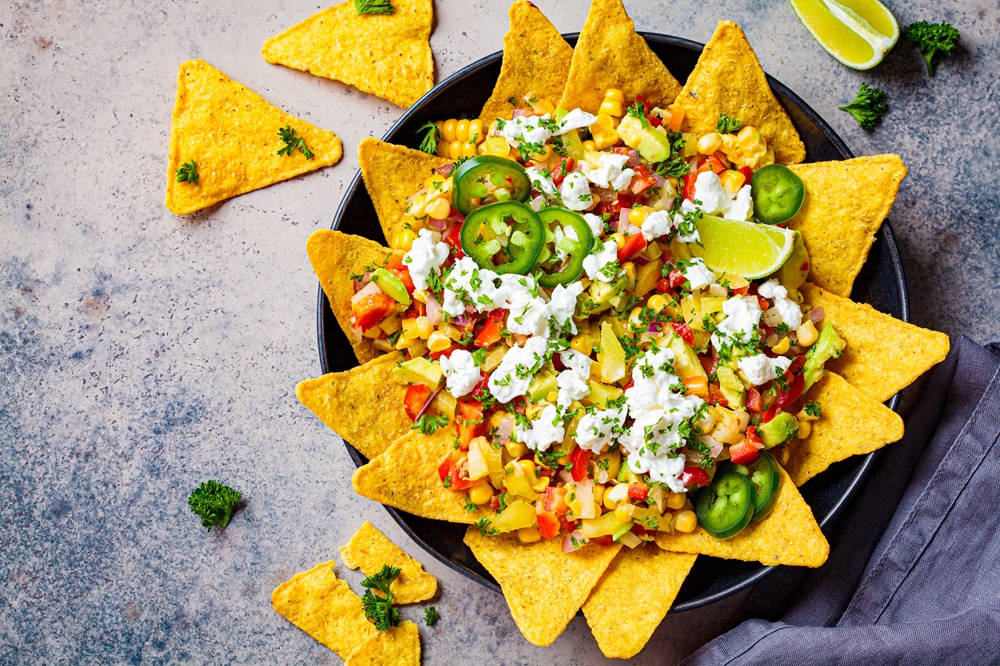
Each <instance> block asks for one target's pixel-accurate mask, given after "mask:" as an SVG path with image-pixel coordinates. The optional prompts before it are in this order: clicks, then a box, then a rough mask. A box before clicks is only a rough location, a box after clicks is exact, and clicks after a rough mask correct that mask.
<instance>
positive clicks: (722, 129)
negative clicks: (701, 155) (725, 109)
mask: <svg viewBox="0 0 1000 666" xmlns="http://www.w3.org/2000/svg"><path fill="white" fill-rule="evenodd" d="M715 129H716V131H718V132H719V134H735V133H736V132H739V131H740V130H741V129H743V121H741V120H740V119H739V118H730V117H729V116H727V115H726V114H724V113H723V114H721V115H719V119H718V120H717V121H715Z"/></svg>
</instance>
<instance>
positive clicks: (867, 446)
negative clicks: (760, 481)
mask: <svg viewBox="0 0 1000 666" xmlns="http://www.w3.org/2000/svg"><path fill="white" fill-rule="evenodd" d="M809 399H810V400H815V401H816V402H818V403H819V404H820V408H821V409H822V411H823V416H822V418H820V419H819V420H818V421H813V422H812V431H811V432H810V433H809V436H808V437H806V438H805V439H804V440H801V441H795V442H793V443H792V444H790V445H789V446H788V450H789V457H788V462H787V463H786V464H785V470H786V471H787V472H788V475H789V477H791V479H792V482H793V483H794V484H795V485H796V486H801V485H802V484H803V483H805V482H806V481H808V480H809V479H811V478H813V477H814V476H816V475H817V474H819V473H820V472H822V471H823V470H825V469H826V468H827V467H829V466H830V465H832V464H833V463H835V462H840V461H841V460H846V459H847V458H850V457H851V456H855V455H860V454H862V453H871V452H872V451H875V450H876V449H880V448H882V447H883V446H885V445H886V444H891V443H892V442H895V441H898V440H899V439H901V438H902V437H903V419H901V418H900V416H899V414H897V413H896V412H894V411H892V410H891V409H889V408H888V407H886V406H885V405H883V404H882V403H880V402H879V401H877V400H875V399H874V398H872V397H871V396H869V395H868V394H867V393H865V392H864V391H862V390H860V389H857V388H855V387H853V386H851V385H850V384H848V383H847V381H846V380H845V379H844V378H843V377H841V376H840V375H838V374H836V373H834V372H827V373H826V375H825V376H824V377H823V379H821V380H820V381H818V382H816V385H815V386H814V387H813V388H811V389H810V391H809Z"/></svg>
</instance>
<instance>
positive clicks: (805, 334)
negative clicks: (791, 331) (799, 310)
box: [795, 319, 819, 347]
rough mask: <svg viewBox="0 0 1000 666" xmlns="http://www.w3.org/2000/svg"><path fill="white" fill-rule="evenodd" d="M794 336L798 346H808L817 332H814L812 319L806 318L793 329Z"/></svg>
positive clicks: (813, 340)
mask: <svg viewBox="0 0 1000 666" xmlns="http://www.w3.org/2000/svg"><path fill="white" fill-rule="evenodd" d="M795 337H796V338H797V339H798V341H799V346H800V347H810V346H812V344H813V343H814V342H816V338H818V337H819V333H817V332H816V326H815V325H813V323H812V319H806V320H805V321H804V322H802V325H801V326H799V327H798V328H797V329H795Z"/></svg>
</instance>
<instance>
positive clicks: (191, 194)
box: [165, 60, 343, 215]
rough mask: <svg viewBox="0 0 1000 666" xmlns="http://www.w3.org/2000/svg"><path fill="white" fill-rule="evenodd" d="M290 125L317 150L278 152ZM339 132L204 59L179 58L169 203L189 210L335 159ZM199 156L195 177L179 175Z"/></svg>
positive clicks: (173, 207) (185, 211) (339, 149)
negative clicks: (183, 178) (185, 178)
mask: <svg viewBox="0 0 1000 666" xmlns="http://www.w3.org/2000/svg"><path fill="white" fill-rule="evenodd" d="M285 127H290V128H291V129H292V130H294V131H295V136H296V138H302V139H303V140H304V141H305V146H306V147H307V148H308V149H309V150H310V151H311V152H312V153H313V157H312V158H311V159H307V158H306V156H305V154H304V153H302V152H300V151H298V150H295V151H293V152H292V153H291V154H290V155H279V154H278V151H279V150H281V149H283V148H284V147H285V142H284V141H282V139H281V138H280V137H279V136H278V130H280V129H283V128H285ZM342 154H343V147H342V145H341V143H340V139H339V138H337V135H336V134H334V133H333V132H331V131H329V130H324V129H320V128H318V127H314V126H313V125H311V124H309V123H307V122H306V121H304V120H301V119H300V118H296V117H295V116H293V115H290V114H287V113H285V112H284V111H282V110H281V109H279V108H278V107H276V106H273V105H272V104H270V103H268V102H267V101H266V100H265V99H264V98H263V97H261V96H260V95H258V94H257V93H255V92H254V91H252V90H250V89H249V88H247V87H246V86H244V85H243V84H242V83H239V82H238V81H233V80H232V79H230V78H229V77H228V76H226V75H225V74H223V73H222V72H220V71H219V70H218V69H216V68H215V67H212V66H211V65H210V64H208V63H207V62H205V61H204V60H188V61H187V62H184V63H181V66H180V69H179V70H178V73H177V102H176V103H175V104H174V112H173V121H172V124H171V127H170V155H169V158H168V160H167V162H168V163H167V196H166V201H165V203H166V206H167V208H169V209H170V211H171V212H173V213H175V214H176V215H187V214H188V213H193V212H195V211H197V210H201V209H202V208H207V207H208V206H211V205H212V204H216V203H218V202H220V201H224V200H225V199H229V198H232V197H235V196H237V195H239V194H245V193H246V192H252V191H253V190H259V189H260V188H262V187H267V186H268V185H273V184H274V183H278V182H281V181H283V180H288V179H289V178H294V177H295V176H301V175H302V174H304V173H309V172H310V171H315V170H317V169H322V168H323V167H325V166H329V165H331V164H336V163H337V162H339V161H340V158H341V155H342ZM191 161H194V163H195V166H196V172H197V177H196V179H195V180H196V181H197V182H177V170H178V169H180V168H181V166H182V165H184V164H189V163H190V162H191Z"/></svg>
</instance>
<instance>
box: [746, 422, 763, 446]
mask: <svg viewBox="0 0 1000 666" xmlns="http://www.w3.org/2000/svg"><path fill="white" fill-rule="evenodd" d="M747 441H748V442H750V443H751V444H756V445H760V435H758V434H757V426H748V427H747Z"/></svg>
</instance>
